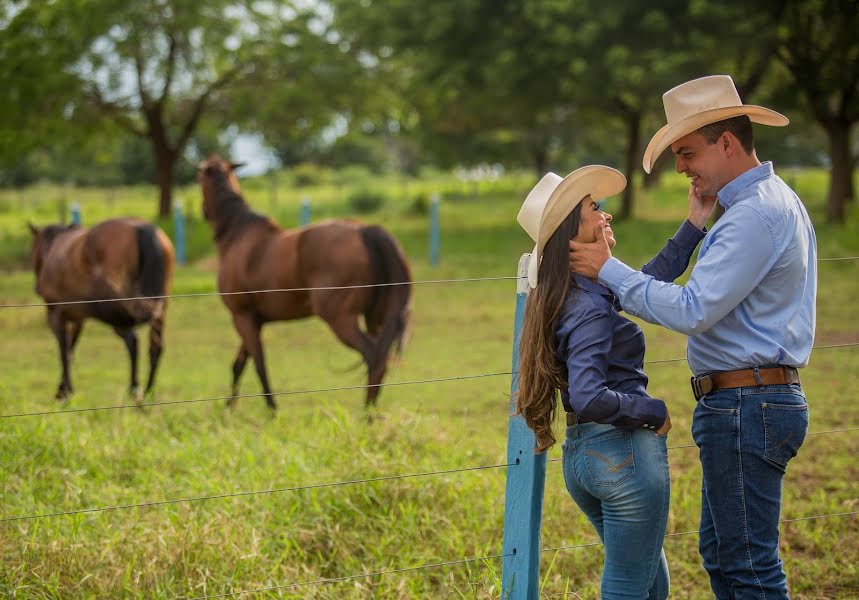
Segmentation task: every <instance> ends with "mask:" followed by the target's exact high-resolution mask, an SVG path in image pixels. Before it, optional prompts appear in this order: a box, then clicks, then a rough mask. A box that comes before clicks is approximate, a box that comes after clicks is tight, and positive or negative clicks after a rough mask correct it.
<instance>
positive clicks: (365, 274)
mask: <svg viewBox="0 0 859 600" xmlns="http://www.w3.org/2000/svg"><path fill="white" fill-rule="evenodd" d="M238 166H239V165H237V164H235V163H229V162H226V161H224V160H221V159H220V158H218V157H212V158H210V159H209V160H207V161H205V162H203V163H201V164H200V166H199V179H200V185H201V187H202V191H203V214H204V216H205V217H206V220H208V221H209V224H210V225H211V226H212V228H213V230H214V234H215V242H216V244H217V247H218V256H219V267H218V289H219V290H220V291H221V292H222V293H226V294H231V293H235V292H248V291H253V290H270V289H286V288H290V289H292V288H314V289H308V290H299V291H289V292H268V293H260V294H236V295H222V296H221V299H222V300H223V302H224V304H225V305H226V306H227V308H229V309H230V312H231V313H232V317H233V324H234V325H235V327H236V330H237V331H238V333H239V337H240V338H241V344H240V345H239V351H238V354H237V355H236V359H235V362H234V363H233V386H232V398H231V399H230V400H229V401H228V405H230V406H232V405H234V404H235V400H236V396H237V394H238V384H239V379H240V377H241V374H242V371H243V370H244V367H245V363H246V362H247V359H248V355H249V354H250V355H251V356H252V357H253V359H254V363H255V365H256V370H257V375H259V378H260V382H261V383H262V387H263V393H264V397H265V399H266V403H267V404H268V406H269V407H270V408H272V409H274V408H276V404H275V402H274V398H273V396H272V395H271V388H270V386H269V381H268V375H267V373H266V366H265V358H264V355H263V347H262V341H261V338H260V331H261V328H262V326H263V324H265V323H269V322H271V321H288V320H292V319H301V318H304V317H309V316H312V315H317V316H319V317H320V318H322V319H324V320H325V322H326V323H328V325H329V327H331V330H332V331H333V332H334V334H335V335H336V336H337V338H338V339H339V340H340V341H341V342H343V343H344V344H346V345H347V346H349V347H350V348H354V349H355V350H357V351H358V352H359V353H360V354H361V357H362V358H363V360H364V362H365V363H366V365H367V374H368V378H367V382H368V387H367V396H366V401H365V405H366V406H370V405H373V404H375V403H376V398H377V396H378V395H379V384H381V382H382V378H383V377H384V375H385V371H386V370H387V366H388V357H389V354H390V351H391V349H392V348H394V350H395V353H396V354H397V355H399V354H400V352H401V350H402V346H403V340H404V337H405V334H406V329H407V327H408V323H409V314H410V311H409V301H410V298H411V285H410V282H411V274H410V271H409V266H408V263H407V262H406V259H405V257H404V256H403V253H402V251H401V250H400V248H399V246H398V244H397V242H396V241H395V240H394V238H393V237H392V236H391V235H390V234H389V233H388V232H387V231H385V230H384V229H383V228H381V227H379V226H374V225H370V226H367V225H362V224H360V223H357V222H354V221H345V220H338V221H328V222H325V223H320V224H318V225H311V226H309V227H304V228H301V229H292V230H284V229H282V228H281V227H279V226H278V225H276V224H275V223H274V222H272V221H271V220H270V219H269V218H268V217H265V216H263V215H261V214H258V213H256V212H254V211H253V210H251V208H250V207H249V206H248V205H247V203H246V202H245V201H244V199H243V198H242V196H241V194H240V192H239V184H238V180H237V179H236V176H235V174H234V173H233V170H234V169H235V168H236V167H238ZM379 284H381V285H379ZM385 284H400V285H385ZM361 285H364V286H367V285H369V286H374V285H375V287H364V288H355V287H352V288H351V289H317V288H331V287H342V286H361ZM362 316H363V318H364V323H365V326H366V331H362V329H361V328H360V327H359V320H360V318H361V317H362Z"/></svg>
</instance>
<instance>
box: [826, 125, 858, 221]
mask: <svg viewBox="0 0 859 600" xmlns="http://www.w3.org/2000/svg"><path fill="white" fill-rule="evenodd" d="M823 127H824V129H826V134H827V136H828V137H829V158H830V160H831V161H832V170H831V171H830V174H829V194H828V195H827V198H826V221H827V222H828V223H843V222H844V218H845V215H846V206H847V202H848V201H849V200H850V199H852V198H853V194H854V190H853V159H852V157H851V156H850V130H851V128H852V127H853V122H852V121H850V120H849V119H847V118H846V117H833V118H831V119H828V120H827V121H826V122H824V123H823Z"/></svg>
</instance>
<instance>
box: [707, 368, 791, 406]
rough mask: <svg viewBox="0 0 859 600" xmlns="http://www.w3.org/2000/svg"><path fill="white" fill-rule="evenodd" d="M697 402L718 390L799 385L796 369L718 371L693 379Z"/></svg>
mask: <svg viewBox="0 0 859 600" xmlns="http://www.w3.org/2000/svg"><path fill="white" fill-rule="evenodd" d="M691 383H692V393H693V394H694V395H695V400H698V399H700V398H701V396H703V395H705V394H709V393H710V392H714V391H716V390H726V389H731V388H739V387H756V386H762V385H790V384H794V383H795V384H798V383H799V373H798V372H797V370H796V368H795V367H784V366H777V367H753V368H751V369H739V370H737V371H718V372H716V373H710V374H708V375H701V376H699V377H693V378H692V379H691Z"/></svg>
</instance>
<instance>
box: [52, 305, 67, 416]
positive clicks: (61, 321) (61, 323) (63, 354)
mask: <svg viewBox="0 0 859 600" xmlns="http://www.w3.org/2000/svg"><path fill="white" fill-rule="evenodd" d="M48 325H49V326H50V327H51V331H52V332H53V333H54V337H55V338H57V345H58V346H59V348H60V364H61V365H62V368H63V374H62V378H61V379H60V385H59V386H57V394H56V399H57V400H59V401H60V402H65V401H67V400H68V398H69V396H71V394H72V381H71V378H70V376H69V339H68V337H67V332H66V319H65V317H63V314H62V312H61V311H60V309H59V308H58V307H55V306H49V307H48Z"/></svg>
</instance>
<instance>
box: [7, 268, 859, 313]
mask: <svg viewBox="0 0 859 600" xmlns="http://www.w3.org/2000/svg"><path fill="white" fill-rule="evenodd" d="M857 259H859V256H841V257H834V258H819V259H818V262H832V261H846V260H857ZM518 279H526V277H524V276H523V277H520V276H518V275H499V276H496V277H464V278H460V279H424V280H419V281H397V282H390V283H366V284H361V285H332V286H317V287H296V288H272V289H264V290H244V291H240V292H191V293H185V294H161V295H157V296H127V297H123V298H103V299H101V300H65V301H61V302H23V303H19V304H0V309H3V308H35V307H39V306H65V305H72V304H95V303H102V302H130V301H133V300H171V299H173V298H203V297H207V296H241V295H245V294H275V293H288V292H318V291H325V290H353V289H362V288H375V287H392V286H399V285H427V284H439V283H467V282H477V281H505V280H507V281H509V280H518Z"/></svg>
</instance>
